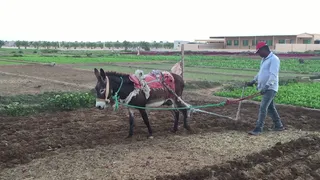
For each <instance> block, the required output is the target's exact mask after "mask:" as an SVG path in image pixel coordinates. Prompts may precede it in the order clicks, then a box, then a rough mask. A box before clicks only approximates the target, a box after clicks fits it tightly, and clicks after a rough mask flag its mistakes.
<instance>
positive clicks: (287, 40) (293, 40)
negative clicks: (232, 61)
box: [210, 33, 320, 49]
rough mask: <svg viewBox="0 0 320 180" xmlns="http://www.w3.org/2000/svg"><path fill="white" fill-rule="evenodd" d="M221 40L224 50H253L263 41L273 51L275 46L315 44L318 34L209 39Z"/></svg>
mask: <svg viewBox="0 0 320 180" xmlns="http://www.w3.org/2000/svg"><path fill="white" fill-rule="evenodd" d="M221 38H222V39H224V49H254V48H255V46H256V44H257V42H259V41H264V42H266V43H267V44H268V45H269V47H270V48H271V49H275V46H276V44H317V42H319V41H320V34H309V33H303V34H296V35H261V36H214V37H210V39H212V40H214V39H221Z"/></svg>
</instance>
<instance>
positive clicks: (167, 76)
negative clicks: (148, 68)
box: [129, 71, 175, 91]
mask: <svg viewBox="0 0 320 180" xmlns="http://www.w3.org/2000/svg"><path fill="white" fill-rule="evenodd" d="M161 73H162V74H163V76H162V75H161V74H159V76H158V78H157V76H156V74H153V73H149V74H146V75H144V80H145V82H146V83H147V84H148V86H149V87H150V89H159V88H166V87H165V86H163V84H162V83H161V82H162V81H164V82H165V83H166V85H167V86H168V87H169V88H171V89H172V90H173V91H175V85H174V78H173V76H172V75H171V73H170V72H167V71H162V72H161ZM129 79H130V80H131V81H132V82H133V83H134V86H135V87H136V88H139V89H140V88H141V86H142V84H141V83H140V81H139V79H138V77H137V76H135V75H134V74H131V75H130V76H129Z"/></svg>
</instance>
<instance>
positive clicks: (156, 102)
mask: <svg viewBox="0 0 320 180" xmlns="http://www.w3.org/2000/svg"><path fill="white" fill-rule="evenodd" d="M169 94H170V93H169V92H168V90H166V89H152V90H151V92H150V97H149V98H148V101H147V104H146V106H148V107H158V106H161V105H172V99H171V98H169Z"/></svg>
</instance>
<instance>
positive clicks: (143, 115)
mask: <svg viewBox="0 0 320 180" xmlns="http://www.w3.org/2000/svg"><path fill="white" fill-rule="evenodd" d="M139 111H140V114H141V116H142V119H143V121H144V124H145V125H146V126H147V128H148V132H149V136H148V138H153V136H152V129H151V126H150V123H149V118H148V114H147V112H146V110H144V109H139Z"/></svg>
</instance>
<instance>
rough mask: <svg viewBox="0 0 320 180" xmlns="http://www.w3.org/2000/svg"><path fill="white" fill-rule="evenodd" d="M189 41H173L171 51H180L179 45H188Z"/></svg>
mask: <svg viewBox="0 0 320 180" xmlns="http://www.w3.org/2000/svg"><path fill="white" fill-rule="evenodd" d="M188 43H189V41H178V40H176V41H174V42H173V49H180V46H181V44H188Z"/></svg>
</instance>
